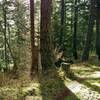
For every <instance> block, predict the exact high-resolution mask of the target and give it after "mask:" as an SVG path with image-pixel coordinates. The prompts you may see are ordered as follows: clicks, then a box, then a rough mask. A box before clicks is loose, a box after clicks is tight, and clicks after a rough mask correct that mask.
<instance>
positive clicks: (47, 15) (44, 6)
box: [40, 0, 53, 70]
mask: <svg viewBox="0 0 100 100" xmlns="http://www.w3.org/2000/svg"><path fill="white" fill-rule="evenodd" d="M51 10H52V0H41V28H40V52H41V64H42V69H43V70H46V69H47V68H50V67H52V66H53V54H52V40H51Z"/></svg>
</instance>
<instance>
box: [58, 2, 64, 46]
mask: <svg viewBox="0 0 100 100" xmlns="http://www.w3.org/2000/svg"><path fill="white" fill-rule="evenodd" d="M64 23H65V1H64V0H61V29H60V41H59V45H60V46H61V45H62V44H63V40H62V39H63V34H64Z"/></svg>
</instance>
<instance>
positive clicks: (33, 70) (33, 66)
mask: <svg viewBox="0 0 100 100" xmlns="http://www.w3.org/2000/svg"><path fill="white" fill-rule="evenodd" d="M34 13H35V12H34V0H30V20H31V52H32V64H31V76H32V78H33V76H35V75H36V73H37V71H38V60H37V59H38V56H37V52H36V51H37V50H36V46H35V28H34Z"/></svg>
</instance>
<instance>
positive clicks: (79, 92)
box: [58, 70, 100, 100]
mask: <svg viewBox="0 0 100 100" xmlns="http://www.w3.org/2000/svg"><path fill="white" fill-rule="evenodd" d="M61 71H62V72H61ZM58 73H59V75H60V77H61V78H62V76H61V75H62V74H61V73H64V72H63V70H60V71H58ZM63 75H64V74H63ZM63 77H65V76H63ZM66 79H67V80H66ZM62 80H63V81H64V84H65V86H66V87H67V88H69V90H70V91H71V92H73V93H74V94H75V95H76V96H77V97H78V98H79V99H81V100H100V94H99V93H98V92H96V91H93V90H91V89H90V88H88V87H87V86H85V85H83V84H81V83H79V82H77V81H72V80H70V79H68V78H62Z"/></svg>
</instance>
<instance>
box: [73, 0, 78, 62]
mask: <svg viewBox="0 0 100 100" xmlns="http://www.w3.org/2000/svg"><path fill="white" fill-rule="evenodd" d="M77 3H78V0H75V11H74V32H73V57H74V59H75V60H77V59H78V55H77V22H78V7H76V5H77Z"/></svg>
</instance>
